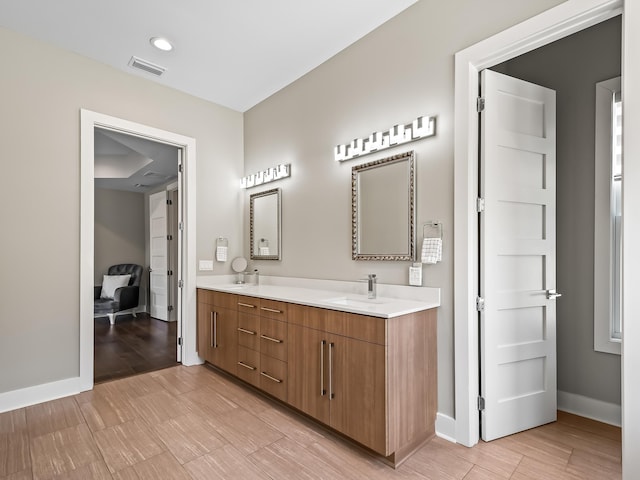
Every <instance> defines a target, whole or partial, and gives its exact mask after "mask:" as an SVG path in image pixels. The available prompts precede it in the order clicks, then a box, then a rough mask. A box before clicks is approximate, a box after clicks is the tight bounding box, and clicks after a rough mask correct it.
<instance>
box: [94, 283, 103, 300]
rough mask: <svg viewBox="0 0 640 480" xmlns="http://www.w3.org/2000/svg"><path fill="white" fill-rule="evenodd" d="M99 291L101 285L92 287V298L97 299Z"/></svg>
mask: <svg viewBox="0 0 640 480" xmlns="http://www.w3.org/2000/svg"><path fill="white" fill-rule="evenodd" d="M101 293H102V285H95V286H94V287H93V299H94V300H97V299H99V298H100V294H101Z"/></svg>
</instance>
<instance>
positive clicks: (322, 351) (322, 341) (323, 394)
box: [320, 340, 327, 397]
mask: <svg viewBox="0 0 640 480" xmlns="http://www.w3.org/2000/svg"><path fill="white" fill-rule="evenodd" d="M326 343H327V342H325V341H324V340H321V341H320V396H321V397H324V396H325V395H326V394H327V391H326V390H325V388H324V346H325V344H326Z"/></svg>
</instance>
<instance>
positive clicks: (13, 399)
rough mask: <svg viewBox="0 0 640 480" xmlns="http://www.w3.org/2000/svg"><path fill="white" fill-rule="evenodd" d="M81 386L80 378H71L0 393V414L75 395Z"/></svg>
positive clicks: (80, 389)
mask: <svg viewBox="0 0 640 480" xmlns="http://www.w3.org/2000/svg"><path fill="white" fill-rule="evenodd" d="M81 385H82V382H81V379H80V377H73V378H67V379H64V380H59V381H57V382H51V383H44V384H42V385H36V386H34V387H27V388H21V389H19V390H12V391H10V392H4V393H0V413H2V412H8V411H9V410H16V409H18V408H23V407H28V406H30V405H35V404H37V403H42V402H48V401H49V400H56V399H58V398H62V397H67V396H69V395H75V394H77V393H80V392H81V391H83V389H82V387H81Z"/></svg>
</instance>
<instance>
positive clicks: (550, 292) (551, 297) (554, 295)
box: [547, 289, 562, 300]
mask: <svg viewBox="0 0 640 480" xmlns="http://www.w3.org/2000/svg"><path fill="white" fill-rule="evenodd" d="M561 296H562V294H561V293H558V292H556V291H555V289H554V290H547V299H549V300H555V299H556V298H558V297H561Z"/></svg>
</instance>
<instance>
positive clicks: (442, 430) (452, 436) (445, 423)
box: [436, 412, 456, 443]
mask: <svg viewBox="0 0 640 480" xmlns="http://www.w3.org/2000/svg"><path fill="white" fill-rule="evenodd" d="M436 435H437V436H438V437H440V438H442V439H444V440H447V441H449V442H452V443H456V420H455V418H453V417H450V416H449V415H445V414H444V413H440V412H438V414H437V416H436Z"/></svg>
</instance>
